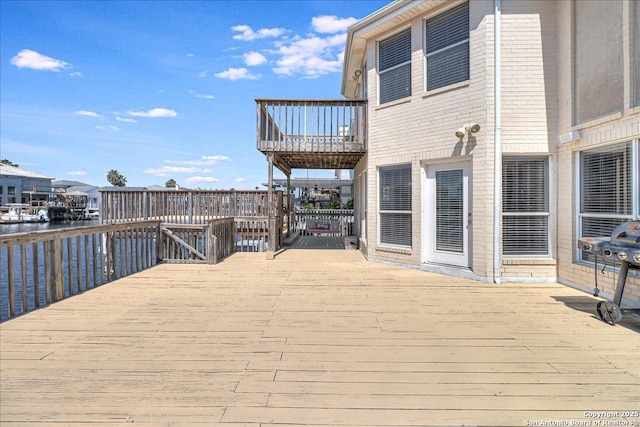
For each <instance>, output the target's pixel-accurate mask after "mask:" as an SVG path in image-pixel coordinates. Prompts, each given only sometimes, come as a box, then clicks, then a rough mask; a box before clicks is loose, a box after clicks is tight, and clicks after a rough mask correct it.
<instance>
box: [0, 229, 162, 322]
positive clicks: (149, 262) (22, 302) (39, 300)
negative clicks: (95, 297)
mask: <svg viewBox="0 0 640 427" xmlns="http://www.w3.org/2000/svg"><path fill="white" fill-rule="evenodd" d="M158 226H159V222H157V221H143V222H137V223H128V224H119V225H100V226H86V227H73V228H68V229H62V230H54V231H37V232H33V233H18V234H8V235H2V236H0V319H2V320H4V319H6V318H9V317H13V316H15V315H17V314H22V313H25V312H27V311H30V310H33V309H35V308H38V307H41V306H43V305H46V304H50V303H53V302H56V301H60V300H62V299H64V298H68V297H71V296H73V295H76V294H79V293H81V292H84V291H86V290H89V289H92V288H95V287H96V286H100V285H104V284H105V283H108V282H111V281H113V280H116V279H119V278H121V277H124V276H127V275H129V274H133V273H136V272H139V271H142V270H144V269H146V268H149V267H152V266H154V265H156V263H157V248H156V244H155V242H156V237H157V233H158Z"/></svg>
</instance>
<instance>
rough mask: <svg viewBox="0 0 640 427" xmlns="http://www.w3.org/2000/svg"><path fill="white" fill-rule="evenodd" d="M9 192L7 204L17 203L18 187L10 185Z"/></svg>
mask: <svg viewBox="0 0 640 427" xmlns="http://www.w3.org/2000/svg"><path fill="white" fill-rule="evenodd" d="M7 190H8V191H7V203H16V187H13V186H11V185H9V186H8V187H7Z"/></svg>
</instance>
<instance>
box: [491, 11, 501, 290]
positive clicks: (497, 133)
mask: <svg viewBox="0 0 640 427" xmlns="http://www.w3.org/2000/svg"><path fill="white" fill-rule="evenodd" d="M494 6H495V9H494V15H493V16H494V18H493V19H494V27H493V29H494V44H495V45H494V50H495V52H494V61H495V62H494V72H495V79H494V91H495V92H494V108H495V111H494V120H495V128H494V138H495V142H494V159H493V167H494V173H493V176H494V181H493V237H494V238H493V281H494V283H496V284H500V224H501V221H500V219H501V218H500V217H501V212H502V140H501V137H502V135H501V133H502V100H501V96H502V91H501V87H500V86H501V83H502V82H501V78H502V76H501V70H500V62H501V51H500V42H501V22H500V21H501V20H502V16H501V14H502V13H501V9H502V0H494Z"/></svg>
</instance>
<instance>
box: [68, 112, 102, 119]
mask: <svg viewBox="0 0 640 427" xmlns="http://www.w3.org/2000/svg"><path fill="white" fill-rule="evenodd" d="M74 114H75V115H76V116H86V117H95V118H97V119H101V118H103V117H104V116H101V115H100V114H98V113H96V112H95V111H86V110H79V111H76V112H75V113H74Z"/></svg>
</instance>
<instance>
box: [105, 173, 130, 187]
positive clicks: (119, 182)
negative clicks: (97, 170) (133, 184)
mask: <svg viewBox="0 0 640 427" xmlns="http://www.w3.org/2000/svg"><path fill="white" fill-rule="evenodd" d="M107 181H109V184H111V185H113V186H115V187H124V186H125V185H127V178H126V177H125V176H123V175H121V174H120V172H118V171H117V170H115V169H111V170H110V171H109V172H107Z"/></svg>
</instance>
